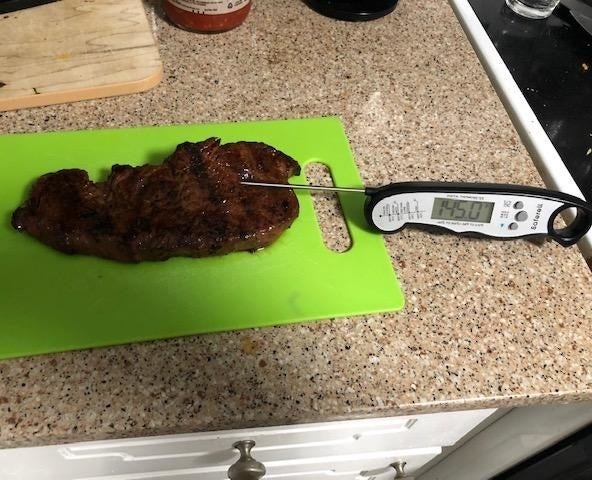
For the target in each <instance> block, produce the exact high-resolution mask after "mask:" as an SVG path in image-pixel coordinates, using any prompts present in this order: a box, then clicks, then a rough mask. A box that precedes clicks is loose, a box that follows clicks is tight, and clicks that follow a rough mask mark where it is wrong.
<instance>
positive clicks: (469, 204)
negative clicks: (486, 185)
mask: <svg viewBox="0 0 592 480" xmlns="http://www.w3.org/2000/svg"><path fill="white" fill-rule="evenodd" d="M494 205H495V203H493V202H474V201H471V200H454V199H453V198H438V197H436V198H434V207H433V208H432V219H434V220H458V221H461V222H478V223H489V222H490V221H491V216H492V214H493V207H494Z"/></svg>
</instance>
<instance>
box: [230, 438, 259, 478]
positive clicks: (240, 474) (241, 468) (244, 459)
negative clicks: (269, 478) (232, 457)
mask: <svg viewBox="0 0 592 480" xmlns="http://www.w3.org/2000/svg"><path fill="white" fill-rule="evenodd" d="M232 446H233V448H236V449H237V450H238V451H239V452H240V458H239V459H238V460H237V461H236V462H235V463H233V464H232V465H231V466H230V468H229V469H228V478H229V479H230V480H259V479H260V478H262V477H263V476H264V475H265V465H263V464H262V463H261V462H258V461H257V460H255V459H254V458H253V457H252V456H251V449H252V448H253V447H254V446H255V442H254V441H253V440H241V441H239V442H235V443H233V444H232Z"/></svg>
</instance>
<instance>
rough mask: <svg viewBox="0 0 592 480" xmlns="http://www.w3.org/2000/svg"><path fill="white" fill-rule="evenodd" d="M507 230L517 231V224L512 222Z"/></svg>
mask: <svg viewBox="0 0 592 480" xmlns="http://www.w3.org/2000/svg"><path fill="white" fill-rule="evenodd" d="M508 228H509V229H510V230H518V224H517V223H516V222H512V223H510V225H508Z"/></svg>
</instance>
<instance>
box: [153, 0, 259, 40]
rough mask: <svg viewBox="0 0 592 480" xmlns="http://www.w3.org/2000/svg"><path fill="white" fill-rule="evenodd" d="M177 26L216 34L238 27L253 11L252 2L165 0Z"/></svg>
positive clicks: (164, 2)
mask: <svg viewBox="0 0 592 480" xmlns="http://www.w3.org/2000/svg"><path fill="white" fill-rule="evenodd" d="M163 8H164V11H165V12H166V14H167V16H168V17H169V19H170V20H171V22H173V23H174V24H175V25H178V26H179V27H181V28H184V29H186V30H191V31H192V32H202V33H216V32H225V31H227V30H231V29H233V28H235V27H238V26H239V25H240V24H241V23H243V21H244V20H245V18H247V15H248V14H249V11H250V10H251V0H163Z"/></svg>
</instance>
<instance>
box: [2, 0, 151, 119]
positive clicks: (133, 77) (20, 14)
mask: <svg viewBox="0 0 592 480" xmlns="http://www.w3.org/2000/svg"><path fill="white" fill-rule="evenodd" d="M0 38H1V39H2V41H1V42H0V111H4V110H14V109H17V108H28V107H37V106H41V105H50V104H55V103H66V102H75V101H78V100H88V99H91V98H100V97H108V96H113V95H123V94H127V93H134V92H140V91H144V90H148V89H150V88H152V87H154V86H155V85H157V84H158V82H159V81H160V79H161V77H162V62H161V60H160V57H159V54H158V48H157V47H156V43H155V40H154V36H153V34H152V30H151V29H150V25H149V23H148V20H147V18H146V13H145V11H144V7H143V6H142V0H61V1H58V2H54V3H50V4H47V5H42V6H39V7H35V8H30V9H26V10H20V11H17V12H12V13H9V14H5V15H3V16H2V17H0Z"/></svg>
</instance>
